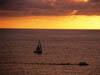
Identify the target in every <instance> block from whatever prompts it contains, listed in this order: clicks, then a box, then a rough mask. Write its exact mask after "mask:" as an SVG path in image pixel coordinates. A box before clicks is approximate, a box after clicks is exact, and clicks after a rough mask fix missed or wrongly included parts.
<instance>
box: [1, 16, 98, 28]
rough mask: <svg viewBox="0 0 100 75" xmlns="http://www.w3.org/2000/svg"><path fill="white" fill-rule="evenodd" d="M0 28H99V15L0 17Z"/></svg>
mask: <svg viewBox="0 0 100 75" xmlns="http://www.w3.org/2000/svg"><path fill="white" fill-rule="evenodd" d="M0 28H25V29H26V28H27V29H29V28H31V29H100V16H82V15H77V16H75V15H73V16H27V17H5V18H0Z"/></svg>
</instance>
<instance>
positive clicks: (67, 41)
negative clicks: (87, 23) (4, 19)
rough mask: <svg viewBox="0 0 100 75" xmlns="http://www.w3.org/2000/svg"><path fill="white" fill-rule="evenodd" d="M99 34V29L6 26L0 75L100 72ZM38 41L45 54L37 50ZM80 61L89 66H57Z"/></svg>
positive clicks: (88, 74) (0, 33)
mask: <svg viewBox="0 0 100 75" xmlns="http://www.w3.org/2000/svg"><path fill="white" fill-rule="evenodd" d="M99 34H100V31H99V30H7V29H2V30H0V75H100V66H99V63H100V60H99V59H100V50H99V49H100V46H99V45H100V35H99ZM38 40H40V41H41V44H42V48H43V54H42V55H37V54H35V53H34V51H35V50H36V46H37V44H38ZM79 62H87V63H88V64H89V65H88V66H79V65H56V64H61V63H62V64H66V63H71V64H78V63H79ZM36 63H40V64H36ZM41 63H42V64H41ZM43 63H44V64H46V65H44V64H43ZM48 63H51V64H54V63H55V64H54V65H49V64H48Z"/></svg>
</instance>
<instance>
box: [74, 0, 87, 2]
mask: <svg viewBox="0 0 100 75" xmlns="http://www.w3.org/2000/svg"><path fill="white" fill-rule="evenodd" d="M74 1H75V2H86V3H87V2H89V0H74Z"/></svg>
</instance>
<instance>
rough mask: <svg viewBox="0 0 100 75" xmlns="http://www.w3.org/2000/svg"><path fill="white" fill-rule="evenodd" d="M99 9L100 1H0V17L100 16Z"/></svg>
mask: <svg viewBox="0 0 100 75" xmlns="http://www.w3.org/2000/svg"><path fill="white" fill-rule="evenodd" d="M99 7H100V0H0V15H1V16H25V15H39V16H40V15H69V14H76V15H77V14H78V15H99V14H100V8H99Z"/></svg>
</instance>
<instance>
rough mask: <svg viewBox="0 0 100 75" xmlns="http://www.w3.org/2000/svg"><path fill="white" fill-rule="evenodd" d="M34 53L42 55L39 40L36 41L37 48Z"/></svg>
mask: <svg viewBox="0 0 100 75" xmlns="http://www.w3.org/2000/svg"><path fill="white" fill-rule="evenodd" d="M34 53H36V54H38V55H40V54H42V44H41V42H40V40H38V44H37V47H36V50H35V51H34Z"/></svg>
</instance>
